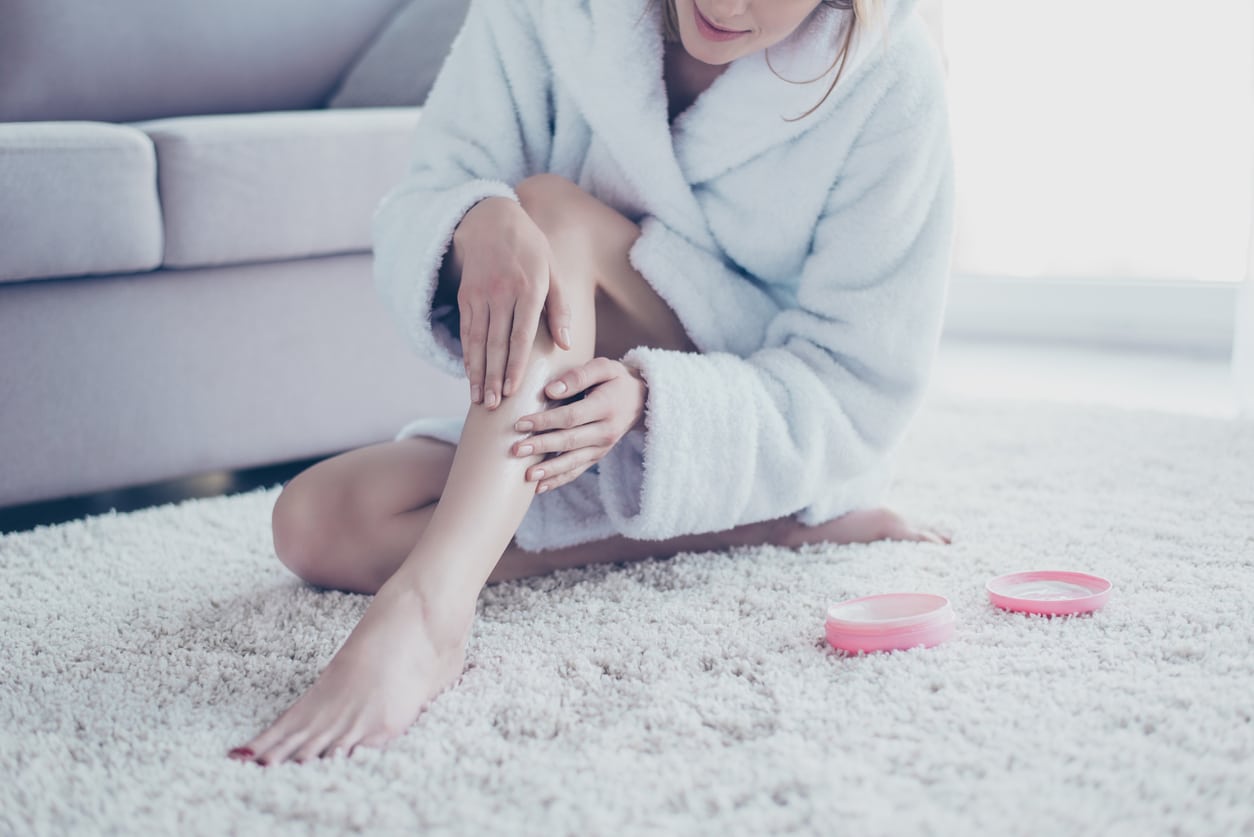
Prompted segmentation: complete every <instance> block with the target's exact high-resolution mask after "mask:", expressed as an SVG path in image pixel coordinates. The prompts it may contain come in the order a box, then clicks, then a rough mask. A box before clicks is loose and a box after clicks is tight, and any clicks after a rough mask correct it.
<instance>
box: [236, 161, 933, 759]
mask: <svg viewBox="0 0 1254 837" xmlns="http://www.w3.org/2000/svg"><path fill="white" fill-rule="evenodd" d="M547 182H548V183H549V184H550V185H551V184H552V181H551V179H550V180H548V181H547ZM545 188H547V187H545ZM572 188H573V185H572ZM518 191H519V194H520V197H521V196H522V195H523V193H524V190H523V189H522V188H521V185H520V188H519V190H518ZM524 206H527V201H526V200H525V199H524ZM589 206H590V207H591V206H592V205H589ZM601 206H602V207H603V205H601ZM527 208H528V211H529V212H531V214H532V215H533V218H535V219H536V220H537V223H539V224H540V225H541V228H542V229H544V230H545V232H546V234H547V235H548V236H549V238H550V243H551V244H552V245H553V250H554V260H555V262H557V263H559V264H563V265H564V266H565V271H564V275H565V276H567V277H573V276H576V275H579V274H578V270H579V269H580V268H583V269H584V271H585V273H587V274H591V275H590V278H591V279H592V280H594V281H587V282H585V283H584V284H582V285H581V284H579V283H578V282H572V285H571V287H570V288H568V294H567V296H568V300H570V302H571V304H572V305H573V307H574V310H573V312H572V313H573V316H574V320H573V322H575V323H576V324H582V325H577V327H576V329H575V330H574V336H575V345H574V347H573V348H572V350H570V351H564V350H561V349H559V348H557V347H556V345H555V344H554V343H553V340H552V338H551V336H550V335H549V334H548V330H547V326H546V324H545V322H544V320H543V319H541V321H540V323H539V327H538V328H537V334H536V341H535V346H534V347H533V350H532V355H531V360H530V362H529V365H528V371H527V373H526V375H525V376H524V381H523V382H522V384H521V385H520V386H519V388H518V390H517V394H516V395H514V396H512V397H510V398H507V399H505V400H504V401H503V402H502V403H501V404H500V406H499V407H497V408H496V409H494V410H489V409H488V408H487V407H485V406H483V405H478V404H473V403H472V404H471V406H470V409H469V412H468V414H467V419H466V423H465V426H464V428H463V432H462V439H461V444H460V445H458V446H457V448H456V451H455V453H454V454H453V457H452V461H451V463H450V465H449V469H448V476H447V480H446V482H445V485H444V488H443V490H442V492H441V495H440V499H439V501H438V502H436V503H435V504H434V505H426V506H422V507H419V508H416V509H411V510H409V511H406V512H402V513H401V514H404V515H406V520H405V521H404V522H403V523H400V524H397V523H396V522H395V521H389V523H390V524H391V525H390V529H389V532H390V533H391V534H389V535H388V537H389V538H390V543H391V544H392V547H391V548H385V549H377V548H376V549H374V550H373V551H372V552H371V555H372V556H376V557H377V558H378V560H376V561H375V564H374V565H373V566H371V567H370V568H368V570H366V571H363V572H364V575H359V577H358V578H357V579H356V580H355V582H354V583H353V587H354V588H355V589H357V590H360V591H362V592H368V591H369V589H370V587H371V586H373V585H375V584H377V583H378V579H380V578H382V577H384V575H385V574H386V573H387V571H388V568H389V565H391V564H392V562H390V561H388V560H386V559H387V558H388V556H389V555H390V556H392V557H393V560H394V556H395V555H396V552H395V544H397V543H407V542H410V541H409V540H408V537H409V534H410V533H409V532H408V531H407V530H410V529H411V528H412V530H418V531H417V535H416V537H415V539H414V541H413V542H415V544H416V545H415V546H413V548H412V549H410V550H409V551H408V552H407V553H406V554H405V556H404V558H403V560H402V561H401V562H400V565H399V566H398V567H395V569H394V571H393V572H392V573H391V574H390V575H389V576H388V577H387V580H386V582H384V583H382V584H381V586H379V587H378V589H377V592H376V595H375V599H374V600H373V601H372V602H371V605H370V607H369V608H368V609H367V611H366V613H365V615H364V616H363V617H362V620H361V622H360V623H359V624H358V626H357V628H356V629H355V630H354V631H353V633H352V634H351V635H350V636H349V638H348V640H347V641H346V642H345V643H344V646H343V647H342V648H341V649H340V651H339V652H338V653H337V654H336V655H335V657H334V658H333V659H332V660H331V662H330V664H329V665H328V666H327V668H326V670H325V671H324V672H323V673H322V675H321V676H320V677H319V679H318V681H317V682H316V683H315V684H314V685H313V687H311V688H310V689H309V690H308V691H307V692H306V693H305V695H304V696H302V697H301V699H300V700H299V701H297V702H296V703H295V704H294V705H293V706H292V707H291V708H289V709H288V711H287V712H285V713H284V714H283V715H282V716H281V717H280V718H279V719H278V720H277V721H276V722H275V723H274V724H273V725H272V726H271V727H269V728H268V729H267V730H265V731H264V732H263V733H262V734H261V735H258V736H256V737H255V738H254V739H253V740H252V741H250V742H249V743H248V745H247V753H246V755H247V754H251V756H252V757H255V758H257V759H258V760H259V761H261V762H262V763H266V764H272V763H277V762H281V761H283V760H285V759H287V758H288V757H292V758H294V759H295V760H296V761H304V760H306V759H308V758H313V757H317V756H319V755H321V754H323V753H324V752H332V753H333V752H335V751H337V750H351V748H352V747H354V746H356V745H358V744H360V745H363V746H382V745H383V744H385V743H386V742H387V741H389V740H391V739H393V738H395V737H396V736H398V735H401V734H402V733H403V732H404V731H405V730H406V729H407V728H408V727H409V726H410V725H411V724H412V723H413V721H414V720H415V719H416V717H417V715H418V714H419V713H420V711H421V709H422V708H423V707H424V706H425V705H426V704H427V703H428V702H429V701H430V700H431V698H433V697H434V696H435V695H436V694H438V693H439V692H440V691H443V689H444V688H446V687H447V686H448V685H450V684H451V683H452V682H453V681H454V680H455V679H456V678H457V676H458V675H459V674H460V673H461V670H462V665H463V663H464V660H465V642H466V639H467V637H468V634H469V629H470V624H471V620H472V619H473V615H474V605H475V600H476V598H477V596H478V593H479V590H480V589H481V588H482V587H483V585H484V584H485V583H486V582H488V581H489V580H504V579H506V578H516V577H520V576H523V575H532V574H535V573H537V572H547V571H550V570H553V569H558V568H560V567H563V566H580V565H583V564H587V563H593V562H596V561H606V560H631V559H633V558H643V557H648V556H650V555H654V556H669V555H672V554H675V553H676V552H679V551H685V550H704V549H719V548H724V547H726V546H729V545H736V544H741V543H744V544H751V543H764V542H774V543H781V544H784V545H796V543H799V542H807V541H806V540H805V539H804V535H799V534H798V530H799V528H804V527H799V526H798V524H795V523H794V522H792V521H791V520H790V519H787V518H784V519H780V520H777V521H767V522H764V523H759V524H751V525H747V526H742V527H737V528H736V529H733V530H730V531H728V532H720V533H711V534H706V535H696V536H687V537H683V538H676V539H672V540H671V541H665V542H640V541H631V540H629V539H626V538H614V539H610V540H609V541H602V542H598V543H597V544H589V545H581V546H579V547H572V548H570V549H567V550H554V551H548V552H542V553H530V552H524V551H521V550H517V549H516V547H511V545H510V544H511V538H512V533H513V532H514V531H515V530H516V529H517V527H518V524H519V523H520V522H521V520H522V517H523V515H524V514H525V513H526V510H527V508H528V507H529V505H530V502H531V499H532V498H533V497H534V492H535V487H536V486H535V483H534V482H530V481H527V480H525V479H524V474H525V473H526V471H527V469H528V468H530V467H531V466H532V465H534V464H536V463H537V462H539V461H540V457H536V456H533V457H527V458H518V457H513V456H511V455H510V453H509V449H510V446H511V444H512V443H513V442H514V441H515V440H517V439H518V438H521V435H520V434H518V433H517V432H516V431H514V430H513V423H514V421H515V420H516V419H517V418H518V417H519V416H522V415H524V414H527V413H531V412H536V411H538V410H540V409H542V408H543V407H544V406H546V404H547V403H548V402H546V400H545V399H544V398H543V394H542V389H543V387H544V385H545V384H546V383H547V382H548V381H550V380H552V379H553V378H554V377H556V376H557V375H559V374H561V373H562V372H563V371H565V370H567V369H570V368H573V367H575V366H578V365H580V364H582V363H584V362H586V361H587V360H588V359H590V358H591V357H593V356H594V354H593V353H594V350H597V351H598V352H599V350H600V348H601V347H598V345H597V333H598V328H597V327H596V325H597V322H598V320H597V316H596V315H597V314H601V313H605V312H606V311H608V310H610V309H611V308H612V309H613V310H614V313H615V314H616V315H620V318H621V317H624V316H625V315H627V314H628V313H631V314H635V315H636V316H643V317H648V318H649V319H647V320H645V321H644V322H640V323H638V325H639V330H640V331H641V332H645V335H644V337H645V339H644V340H637V339H636V337H638V336H639V335H632V334H631V333H630V331H620V332H619V333H618V334H617V335H609V334H607V335H606V337H605V345H609V344H610V343H611V342H613V341H618V343H620V344H623V345H619V346H617V347H616V348H615V349H607V350H606V351H607V353H608V352H611V351H615V352H617V354H610V355H609V356H617V355H618V354H621V351H620V350H625V348H626V347H630V346H631V345H639V344H640V343H643V342H646V341H647V344H648V345H658V346H661V347H666V348H688V349H689V350H691V348H692V347H691V344H690V343H689V342H688V341H687V337H686V335H684V333H683V330H682V328H680V327H678V321H677V320H675V318H674V316H673V314H670V312H669V309H666V308H665V305H664V304H661V303H660V300H657V299H656V296H652V297H651V296H650V295H649V294H646V293H642V292H641V291H640V289H639V288H638V287H637V288H634V289H633V287H632V286H631V284H630V281H631V279H633V278H634V280H635V282H637V283H641V284H642V283H643V282H644V280H643V278H642V277H639V275H638V274H635V273H634V269H632V268H631V267H630V265H629V264H627V261H626V257H625V252H626V249H628V248H629V247H630V244H631V241H633V240H634V235H633V234H632V233H633V232H634V234H636V235H638V228H635V227H634V225H630V226H631V228H632V229H631V230H629V229H628V228H627V227H626V226H624V225H618V226H617V230H616V232H615V230H613V229H611V228H598V232H605V233H606V236H605V237H612V235H613V234H618V235H620V236H622V239H621V240H619V241H617V242H615V243H614V247H616V248H617V250H618V252H619V253H620V255H621V259H619V260H618V263H617V264H616V265H615V266H612V267H610V268H608V269H607V268H606V264H607V263H606V262H605V261H603V260H601V259H600V258H597V259H594V260H592V261H589V259H592V258H593V256H592V255H590V254H589V253H588V247H589V243H588V242H589V239H588V238H587V237H582V238H581V237H580V236H566V235H565V234H566V233H567V232H568V231H569V228H564V227H562V226H561V224H560V223H557V219H556V216H555V217H553V218H548V219H542V218H541V217H537V216H538V215H539V213H536V212H532V208H531V207H530V206H527ZM537 208H538V209H540V210H544V209H545V208H546V207H545V206H543V205H542V206H540V207H537ZM604 209H605V210H606V211H609V210H608V208H607V207H605V208H604ZM618 217H619V218H620V219H621V216H618ZM621 220H622V221H624V222H625V221H626V219H621ZM629 223H630V222H627V224H629ZM597 240H598V242H599V243H602V244H605V243H606V242H605V241H603V238H598V239H597ZM607 249H609V247H608V245H607ZM624 265H625V267H624ZM589 266H591V267H589ZM616 270H617V271H619V275H618V281H617V282H616V279H615V276H614V272H615V271H616ZM626 271H631V273H632V274H634V276H628V275H627V274H626ZM645 287H647V286H645ZM668 317H669V319H668ZM628 328H630V326H628ZM320 464H321V463H320ZM315 467H317V466H315ZM276 510H277V504H276ZM884 515H888V516H890V517H894V516H892V515H891V513H890V512H887V511H886V510H869V512H868V513H865V514H862V515H861V516H859V515H857V514H855V515H854V516H852V517H851V516H846V517H849V518H850V519H849V520H845V518H842V519H841V521H844V523H843V524H841V522H840V521H834V522H833V524H827V526H828V527H829V529H828V532H829V534H833V536H832V537H828V536H824V537H821V538H819V539H821V540H834V539H836V538H837V537H846V536H848V537H849V539H850V540H875V539H878V538H879V537H885V536H886V535H885V534H884V525H885V517H884ZM854 518H859V519H857V520H855V519H854ZM842 526H843V530H842ZM819 528H820V527H816V529H815V530H812V531H813V533H814V534H818V529H819ZM859 533H861V537H859ZM907 534H908V533H907ZM877 536H878V537H877ZM888 536H891V534H890V535H888ZM910 539H916V540H923V539H931V538H925V537H912V538H910ZM278 540H279V537H278V528H277V527H276V549H278V548H279V546H278ZM846 542H848V541H846ZM607 546H609V547H612V549H611V550H607V549H606V547H607ZM288 552H289V554H291V549H289V550H288ZM298 552H299V551H298ZM511 553H513V554H512V555H511ZM380 556H381V557H380ZM503 556H504V557H506V558H507V559H512V560H509V561H501V559H502V557H503ZM607 556H613V557H607ZM304 567H305V570H306V571H305V572H304V573H302V575H303V576H304V577H306V578H307V579H309V580H311V581H314V583H319V584H328V586H337V585H336V584H335V582H336V581H337V580H342V578H341V579H337V578H336V577H335V576H334V575H333V574H328V575H324V576H319V573H320V572H321V570H319V569H318V564H317V562H310V563H307V564H305V565H304ZM328 582H329V583H328Z"/></svg>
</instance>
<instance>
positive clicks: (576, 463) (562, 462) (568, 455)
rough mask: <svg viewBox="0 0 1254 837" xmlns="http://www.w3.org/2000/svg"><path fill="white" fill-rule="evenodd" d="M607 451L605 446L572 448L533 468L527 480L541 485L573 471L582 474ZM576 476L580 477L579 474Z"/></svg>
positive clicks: (528, 473)
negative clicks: (575, 470) (576, 470)
mask: <svg viewBox="0 0 1254 837" xmlns="http://www.w3.org/2000/svg"><path fill="white" fill-rule="evenodd" d="M606 450H607V448H606V447H605V446H603V445H598V446H596V447H580V448H572V449H570V450H568V451H566V452H565V453H563V454H562V455H561V456H555V457H553V458H552V459H546V460H544V461H543V462H539V463H537V464H535V465H533V466H531V468H530V469H529V470H528V471H527V477H526V479H527V480H528V481H529V482H531V481H534V482H537V483H541V484H543V483H546V482H547V483H552V481H553V480H554V479H558V478H560V477H561V476H562V475H563V474H565V473H566V472H567V471H570V470H571V469H578V471H580V472H582V471H584V470H585V469H587V468H588V467H589V466H590V465H592V463H593V462H596V461H597V460H598V459H600V458H601V457H602V456H603V455H604V454H605V451H606ZM575 476H578V473H577V474H576V475H575ZM571 479H573V477H572V478H571Z"/></svg>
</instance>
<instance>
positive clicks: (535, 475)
mask: <svg viewBox="0 0 1254 837" xmlns="http://www.w3.org/2000/svg"><path fill="white" fill-rule="evenodd" d="M531 476H532V477H533V478H534V479H540V478H541V477H543V476H544V469H543V468H541V469H540V470H538V471H536V472H535V473H534V474H532V475H531Z"/></svg>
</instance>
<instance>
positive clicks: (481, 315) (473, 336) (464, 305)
mask: <svg viewBox="0 0 1254 837" xmlns="http://www.w3.org/2000/svg"><path fill="white" fill-rule="evenodd" d="M457 305H458V308H459V309H460V310H461V316H462V327H461V338H462V358H463V360H464V361H465V364H466V379H467V380H468V381H470V400H471V401H473V402H474V403H476V404H481V403H483V349H484V344H485V343H486V342H487V339H488V306H487V303H486V302H483V301H481V300H478V299H473V298H471V296H470V292H469V291H466V290H463V291H462V292H461V293H459V294H458V297H457Z"/></svg>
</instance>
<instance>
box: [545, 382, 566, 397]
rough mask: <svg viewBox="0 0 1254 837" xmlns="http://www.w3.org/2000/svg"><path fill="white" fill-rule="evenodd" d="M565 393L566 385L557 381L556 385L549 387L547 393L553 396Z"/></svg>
mask: <svg viewBox="0 0 1254 837" xmlns="http://www.w3.org/2000/svg"><path fill="white" fill-rule="evenodd" d="M565 391H566V384H565V383H564V382H562V381H558V382H557V383H555V384H553V385H552V386H551V387H549V392H551V393H553V394H554V395H561V394H562V393H563V392H565Z"/></svg>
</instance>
